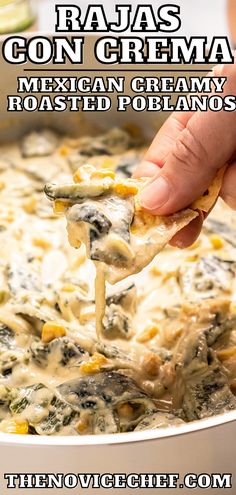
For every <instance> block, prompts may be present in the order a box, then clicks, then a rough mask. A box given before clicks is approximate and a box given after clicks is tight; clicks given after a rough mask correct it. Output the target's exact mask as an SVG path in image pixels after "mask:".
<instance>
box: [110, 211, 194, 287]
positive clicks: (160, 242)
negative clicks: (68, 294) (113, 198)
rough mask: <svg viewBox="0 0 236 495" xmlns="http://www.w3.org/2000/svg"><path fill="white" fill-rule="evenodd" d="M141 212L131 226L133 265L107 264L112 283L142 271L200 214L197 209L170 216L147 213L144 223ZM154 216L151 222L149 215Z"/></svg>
mask: <svg viewBox="0 0 236 495" xmlns="http://www.w3.org/2000/svg"><path fill="white" fill-rule="evenodd" d="M140 215H141V212H139V213H138V214H137V216H135V217H134V222H133V224H132V226H131V239H130V245H131V249H132V250H133V252H134V258H133V262H132V265H131V266H128V267H122V268H121V267H114V266H109V265H106V268H105V276H106V280H107V281H108V282H109V283H110V284H115V283H116V282H119V281H120V280H123V279H125V278H126V277H128V276H129V275H133V274H135V273H138V272H140V271H141V270H143V268H145V267H146V266H147V265H148V264H149V263H150V262H151V261H152V260H153V259H154V258H155V256H156V255H157V254H158V253H159V252H160V251H161V250H162V249H163V248H164V247H165V246H166V245H167V244H168V242H169V241H170V240H171V239H172V237H174V235H175V234H177V232H179V230H181V229H183V228H184V227H186V225H188V224H189V223H190V222H191V221H192V220H194V218H196V217H197V216H198V213H197V212H196V211H193V210H190V209H187V210H182V211H179V212H178V213H174V214H173V215H169V216H155V217H154V216H152V215H146V214H145V213H144V216H145V220H144V224H143V225H141V223H140V222H139V220H140ZM148 216H149V217H152V219H151V220H150V222H149V221H148V219H147V217H148Z"/></svg>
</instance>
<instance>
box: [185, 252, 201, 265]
mask: <svg viewBox="0 0 236 495" xmlns="http://www.w3.org/2000/svg"><path fill="white" fill-rule="evenodd" d="M197 260H198V254H193V255H192V256H187V258H186V261H189V262H190V263H194V262H195V261H197Z"/></svg>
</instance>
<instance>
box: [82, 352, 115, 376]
mask: <svg viewBox="0 0 236 495" xmlns="http://www.w3.org/2000/svg"><path fill="white" fill-rule="evenodd" d="M107 363H108V360H107V359H106V358H105V356H103V355H102V354H99V353H98V352H95V353H94V355H93V356H92V357H91V358H90V359H89V360H88V361H87V362H85V363H83V364H81V366H80V371H82V373H86V374H89V373H98V372H99V371H100V370H101V368H102V367H103V366H104V365H106V364H107Z"/></svg>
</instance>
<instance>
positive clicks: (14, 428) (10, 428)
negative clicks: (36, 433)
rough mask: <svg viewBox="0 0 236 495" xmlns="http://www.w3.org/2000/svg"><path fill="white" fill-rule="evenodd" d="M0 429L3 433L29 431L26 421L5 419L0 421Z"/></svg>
mask: <svg viewBox="0 0 236 495" xmlns="http://www.w3.org/2000/svg"><path fill="white" fill-rule="evenodd" d="M0 430H1V431H2V432H3V433H11V434H16V435H27V433H28V432H29V425H28V422H27V421H20V420H14V419H6V420H4V421H2V422H1V423H0Z"/></svg>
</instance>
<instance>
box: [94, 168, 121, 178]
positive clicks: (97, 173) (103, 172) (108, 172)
mask: <svg viewBox="0 0 236 495" xmlns="http://www.w3.org/2000/svg"><path fill="white" fill-rule="evenodd" d="M105 177H110V178H111V179H115V172H113V170H108V169H107V170H104V169H99V170H96V171H95V172H93V173H92V175H91V178H92V179H104V178H105Z"/></svg>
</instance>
